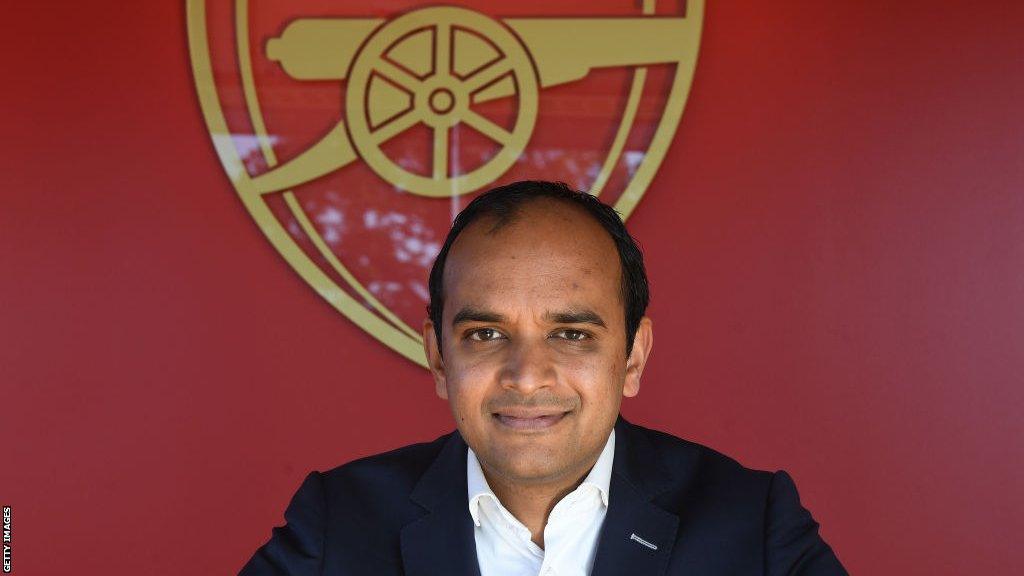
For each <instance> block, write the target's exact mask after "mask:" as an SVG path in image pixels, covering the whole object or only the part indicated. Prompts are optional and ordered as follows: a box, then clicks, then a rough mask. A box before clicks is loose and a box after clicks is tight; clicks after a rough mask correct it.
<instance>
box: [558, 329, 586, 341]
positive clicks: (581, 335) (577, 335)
mask: <svg viewBox="0 0 1024 576" xmlns="http://www.w3.org/2000/svg"><path fill="white" fill-rule="evenodd" d="M555 334H556V335H558V337H559V338H565V339H566V340H586V339H587V338H590V334H587V333H586V332H584V331H582V330H559V331H558V332H556V333H555Z"/></svg>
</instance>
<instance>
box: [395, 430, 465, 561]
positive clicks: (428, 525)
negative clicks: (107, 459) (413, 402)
mask: <svg viewBox="0 0 1024 576" xmlns="http://www.w3.org/2000/svg"><path fill="white" fill-rule="evenodd" d="M467 490H468V489H467V487H466V443H465V441H464V440H463V439H462V436H460V435H459V433H458V431H455V432H453V433H452V435H451V438H449V439H448V442H447V443H446V444H445V446H444V448H443V449H442V450H441V453H440V454H439V455H438V457H437V459H435V460H434V463H433V464H432V465H431V466H430V468H428V469H427V471H426V472H425V473H424V474H423V477H422V478H420V481H419V482H418V483H417V484H416V487H415V488H414V489H413V492H412V495H411V496H410V498H411V499H412V500H413V501H414V502H416V503H417V504H419V505H420V506H422V507H423V508H425V509H426V510H427V513H426V514H425V515H424V516H423V517H421V518H419V519H418V520H414V521H413V522H412V523H410V524H407V525H406V526H405V527H404V528H402V533H401V545H402V562H403V565H404V569H405V574H406V575H407V576H434V575H437V574H445V575H449V574H451V575H453V576H480V566H479V564H478V563H477V559H476V540H475V538H474V536H473V518H472V516H470V515H469V501H468V496H467Z"/></svg>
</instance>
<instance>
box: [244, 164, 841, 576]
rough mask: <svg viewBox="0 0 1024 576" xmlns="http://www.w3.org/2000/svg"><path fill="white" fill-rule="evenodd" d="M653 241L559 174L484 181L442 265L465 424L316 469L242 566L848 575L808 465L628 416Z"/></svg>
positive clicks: (433, 319)
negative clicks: (501, 183) (748, 459)
mask: <svg viewBox="0 0 1024 576" xmlns="http://www.w3.org/2000/svg"><path fill="white" fill-rule="evenodd" d="M647 301H648V289H647V279H646V274H645V272H644V265H643V259H642V256H641V253H640V251H639V249H638V248H637V246H636V244H635V243H634V242H633V240H632V238H631V237H630V236H629V234H628V233H627V231H626V229H625V227H624V226H623V224H622V221H621V219H620V218H619V216H618V215H617V214H616V213H615V211H614V210H612V209H611V208H610V207H608V206H606V205H604V204H602V203H601V202H600V201H598V200H597V199H596V198H594V197H592V196H590V195H588V194H583V193H580V192H574V191H572V190H570V189H569V188H567V187H565V186H564V185H561V184H553V183H548V182H519V183H516V184H511V185H508V186H505V187H502V188H497V189H495V190H492V191H490V192H487V193H485V194H483V195H481V196H480V197H478V198H476V199H475V200H474V201H473V202H471V203H470V204H469V205H468V206H467V207H466V208H465V210H463V211H462V213H460V214H459V216H458V217H457V218H456V219H455V222H454V224H453V226H452V229H451V231H450V232H449V235H448V238H447V240H446V241H445V244H444V246H443V247H442V249H441V252H440V254H439V255H438V257H437V260H436V261H435V263H434V267H433V269H432V270H431V274H430V306H429V308H428V311H429V319H428V320H427V321H426V322H425V323H424V326H423V340H424V346H425V349H426V353H427V358H428V360H429V366H430V371H431V373H432V374H433V377H434V381H435V385H436V390H437V395H438V396H440V397H441V398H443V399H446V400H447V401H448V403H449V406H450V408H451V411H452V415H453V416H454V418H455V424H456V427H457V431H455V432H452V433H451V434H448V435H446V436H442V437H441V438H439V439H437V440H435V441H434V442H431V443H428V444H417V445H413V446H408V447H405V448H402V449H399V450H396V451H394V452H389V453H387V454H381V455H377V456H373V457H370V458H365V459H362V460H358V461H355V462H351V463H349V464H346V465H344V466H341V467H339V468H336V469H334V470H331V471H329V472H325V473H317V472H314V473H312V474H310V475H309V476H308V477H307V478H306V480H305V482H304V483H303V484H302V486H301V487H300V488H299V491H298V493H297V494H296V495H295V497H294V499H293V500H292V502H291V504H290V505H289V507H288V510H287V511H286V512H285V518H286V520H287V525H286V526H284V527H281V528H275V529H274V535H273V537H272V538H271V540H270V542H268V543H267V544H266V545H265V546H263V547H262V548H261V549H260V550H259V551H257V553H256V554H255V556H253V558H252V560H250V562H249V563H248V564H247V565H246V566H245V568H243V570H242V574H244V575H264V574H290V575H313V574H324V575H342V574H345V575H357V574H358V575H362V574H365V575H373V576H379V575H390V574H394V575H397V574H406V575H409V576H416V575H428V574H429V575H461V574H466V575H479V576H494V575H521V574H522V575H525V574H529V575H548V574H550V575H557V576H569V575H571V576H584V575H587V574H593V575H595V576H603V575H612V574H630V575H635V576H641V575H648V574H650V575H665V574H685V575H687V576H698V575H713V574H768V575H774V574H807V575H832V574H845V573H846V572H845V571H844V570H843V568H842V566H841V565H840V564H839V561H838V560H837V559H836V557H835V555H834V554H833V553H832V550H831V549H830V548H829V547H828V545H827V544H825V542H824V541H822V539H821V538H820V537H819V536H818V531H817V527H818V525H817V524H816V523H815V522H814V520H813V519H812V518H811V515H810V514H809V513H808V512H807V511H806V510H805V509H803V508H802V507H801V506H800V501H799V498H798V496H797V492H796V488H795V486H794V484H793V481H792V480H791V479H790V478H789V476H788V475H786V473H785V472H777V473H775V474H772V473H768V472H758V471H753V470H748V469H745V468H743V467H741V466H740V465H739V464H737V463H736V462H734V461H733V460H731V459H729V458H727V457H725V456H723V455H721V454H718V453H716V452H714V451H712V450H710V449H708V448H704V447H702V446H698V445H696V444H692V443H689V442H686V441H683V440H680V439H678V438H675V437H673V436H670V435H667V434H663V433H660V432H655V431H653V430H648V429H645V428H641V427H639V426H635V425H633V424H630V423H628V422H626V421H625V420H623V419H622V418H621V417H619V406H620V402H621V400H622V397H623V396H635V395H636V394H637V393H638V392H639V390H640V380H641V375H642V374H643V370H644V365H645V364H646V362H647V358H648V355H649V354H650V352H651V347H652V345H653V334H652V327H651V321H650V319H648V318H647V317H646V316H644V312H645V310H646V307H647Z"/></svg>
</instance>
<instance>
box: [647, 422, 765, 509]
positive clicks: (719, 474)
mask: <svg viewBox="0 0 1024 576" xmlns="http://www.w3.org/2000/svg"><path fill="white" fill-rule="evenodd" d="M628 428H629V431H630V436H632V439H631V442H632V443H634V444H635V443H638V442H643V443H646V444H647V445H648V449H649V452H648V454H650V456H649V457H650V458H651V460H653V464H654V465H656V466H657V467H658V468H659V469H660V470H661V471H662V472H663V473H664V474H665V475H666V476H667V477H668V478H670V479H671V487H670V489H669V493H670V494H672V493H674V494H676V495H680V494H681V493H687V494H690V495H695V494H700V495H701V497H702V498H705V499H710V500H719V499H724V500H734V499H736V498H740V499H744V500H745V499H747V498H750V499H751V500H752V501H753V502H756V501H760V502H763V498H764V497H765V496H766V494H767V491H768V490H769V488H770V485H771V481H772V476H773V474H772V473H771V472H767V471H763V470H756V469H753V468H748V467H746V466H744V465H743V464H740V463H739V462H738V461H737V460H736V459H735V458H732V457H731V456H727V455H726V454H723V453H721V452H719V451H718V450H715V449H713V448H710V447H708V446H705V445H703V444H698V443H697V442H693V441H691V440H686V439H684V438H680V437H678V436H675V435H673V434H669V433H667V432H663V431H660V430H655V429H652V428H645V427H643V426H639V425H636V424H630V425H629V426H628Z"/></svg>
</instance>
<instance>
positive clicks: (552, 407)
mask: <svg viewBox="0 0 1024 576" xmlns="http://www.w3.org/2000/svg"><path fill="white" fill-rule="evenodd" d="M493 226H494V221H493V220H490V219H486V218H485V219H483V220H479V221H477V222H474V223H473V224H472V225H470V226H469V227H467V228H466V229H465V230H463V232H462V233H461V234H460V236H459V238H458V240H456V242H455V244H454V245H453V246H452V249H451V251H450V253H449V256H448V260H447V262H446V265H445V271H444V289H445V301H444V315H443V319H442V321H443V325H442V334H443V336H442V339H443V342H442V343H441V350H442V351H443V355H441V354H439V353H438V345H437V342H436V339H435V336H434V330H433V325H432V324H431V323H430V322H429V321H428V322H427V323H426V324H425V325H424V329H423V336H424V340H425V346H426V349H427V355H428V358H429V361H430V366H431V370H432V372H433V374H434V377H435V381H436V384H437V394H438V396H440V397H441V398H444V399H447V400H448V401H449V404H450V407H451V410H452V414H453V415H454V416H455V422H456V425H457V427H458V429H459V432H460V433H461V434H462V436H463V437H464V438H465V440H466V442H467V443H468V444H469V446H470V447H471V448H473V451H474V452H475V453H476V455H477V457H478V458H479V460H480V462H481V464H482V465H483V467H484V470H485V471H486V472H488V473H489V474H491V475H494V474H497V475H500V476H501V477H502V479H504V480H505V481H506V482H509V483H513V484H520V485H522V484H547V483H558V482H559V481H564V480H568V479H578V478H579V477H581V476H582V475H583V474H585V473H586V471H587V470H588V469H589V467H590V466H591V465H593V463H594V462H595V461H596V459H597V457H598V455H599V454H600V452H601V450H602V448H603V447H604V444H605V442H606V441H607V438H608V434H609V432H610V431H611V429H612V427H613V426H614V424H615V419H616V417H617V416H618V412H619V405H620V402H621V400H622V396H623V395H625V396H634V395H635V394H636V393H637V392H638V391H639V386H640V372H641V371H642V370H643V365H644V362H645V361H646V358H647V354H648V352H649V350H650V347H651V329H650V321H649V320H647V319H646V318H645V319H644V321H643V322H642V324H641V328H640V330H639V332H638V337H637V338H636V339H635V340H634V346H633V351H632V353H631V354H630V357H629V358H627V357H626V341H625V338H626V337H625V315H624V311H623V302H622V298H621V265H620V262H619V256H618V253H617V251H616V249H615V244H614V242H613V241H612V239H611V237H610V236H609V235H608V233H607V232H606V231H605V230H604V229H603V228H602V227H601V226H600V224H598V223H597V222H596V221H594V220H593V218H592V217H590V216H589V215H587V214H586V213H585V212H583V211H582V209H580V208H577V207H574V206H571V205H567V204H565V203H562V202H557V201H552V200H547V199H541V200H536V201H534V202H532V203H529V204H527V205H526V206H525V207H524V208H523V209H522V210H521V211H520V212H519V214H517V215H516V217H515V218H514V219H513V221H512V222H511V223H509V224H507V225H506V226H504V227H502V228H500V229H498V230H497V231H493V230H492V228H493Z"/></svg>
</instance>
